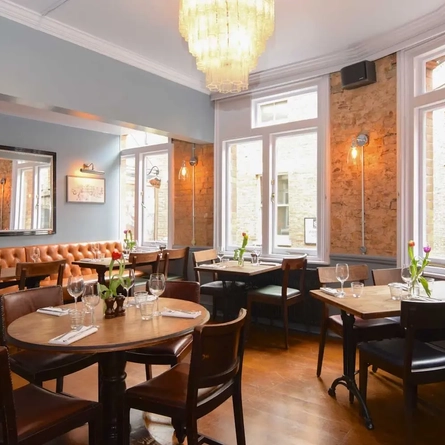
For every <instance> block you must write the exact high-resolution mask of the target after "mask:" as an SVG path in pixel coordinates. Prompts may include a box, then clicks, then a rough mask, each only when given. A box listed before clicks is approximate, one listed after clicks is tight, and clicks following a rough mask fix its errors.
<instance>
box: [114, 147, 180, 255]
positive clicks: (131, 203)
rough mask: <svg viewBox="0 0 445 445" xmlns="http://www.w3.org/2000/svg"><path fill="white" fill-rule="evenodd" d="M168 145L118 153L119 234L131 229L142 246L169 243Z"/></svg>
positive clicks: (169, 148) (169, 149)
mask: <svg viewBox="0 0 445 445" xmlns="http://www.w3.org/2000/svg"><path fill="white" fill-rule="evenodd" d="M170 151H171V144H163V145H157V146H151V147H141V148H137V149H129V150H124V151H122V152H121V166H120V178H121V179H120V195H121V197H120V203H121V204H120V205H121V212H120V215H121V221H120V225H121V229H122V230H121V232H123V231H124V230H126V229H130V230H132V231H133V233H134V234H135V236H136V239H137V240H138V242H139V243H140V244H141V245H145V246H147V245H150V244H151V243H157V242H162V243H166V244H168V243H169V229H170V226H171V225H170V224H169V221H170V216H171V215H170V213H169V199H170V189H169V157H170Z"/></svg>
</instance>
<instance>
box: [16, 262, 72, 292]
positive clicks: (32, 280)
mask: <svg viewBox="0 0 445 445" xmlns="http://www.w3.org/2000/svg"><path fill="white" fill-rule="evenodd" d="M65 265H66V260H65V259H63V260H55V261H44V262H41V263H28V262H26V263H17V265H16V275H17V277H19V289H20V290H23V289H26V288H29V287H39V286H40V281H41V280H43V279H45V278H46V277H48V276H50V275H52V276H56V277H57V285H58V286H62V283H63V272H64V270H65Z"/></svg>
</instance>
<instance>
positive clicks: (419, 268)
mask: <svg viewBox="0 0 445 445" xmlns="http://www.w3.org/2000/svg"><path fill="white" fill-rule="evenodd" d="M415 245H416V243H415V242H414V241H413V240H410V241H409V242H408V256H409V260H410V264H409V271H410V275H411V283H412V285H413V286H415V285H416V283H417V282H419V283H420V284H421V285H422V287H423V288H424V289H425V292H426V294H427V295H428V296H429V297H430V296H431V290H430V288H429V286H428V281H426V279H425V277H424V276H423V271H424V270H425V267H426V266H428V264H429V263H430V260H429V259H428V257H429V255H430V252H431V247H430V246H425V247H424V248H423V251H424V253H425V256H424V257H423V258H419V257H416V256H415V255H414V246H415Z"/></svg>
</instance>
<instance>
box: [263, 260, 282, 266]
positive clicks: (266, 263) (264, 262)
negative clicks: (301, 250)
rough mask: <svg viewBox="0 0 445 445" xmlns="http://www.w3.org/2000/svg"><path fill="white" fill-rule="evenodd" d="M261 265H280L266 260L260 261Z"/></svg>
mask: <svg viewBox="0 0 445 445" xmlns="http://www.w3.org/2000/svg"><path fill="white" fill-rule="evenodd" d="M260 265H261V266H278V263H268V262H266V261H260Z"/></svg>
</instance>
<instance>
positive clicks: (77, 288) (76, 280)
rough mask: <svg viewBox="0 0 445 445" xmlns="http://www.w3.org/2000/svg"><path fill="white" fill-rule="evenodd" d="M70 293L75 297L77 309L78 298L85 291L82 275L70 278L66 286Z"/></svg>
mask: <svg viewBox="0 0 445 445" xmlns="http://www.w3.org/2000/svg"><path fill="white" fill-rule="evenodd" d="M66 289H67V291H68V293H69V294H70V295H71V296H72V297H73V298H74V308H75V309H77V299H78V298H79V297H80V296H81V295H83V293H84V292H85V281H84V280H83V277H82V275H78V276H77V277H73V276H72V275H71V276H70V277H69V278H68V284H67V287H66Z"/></svg>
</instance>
